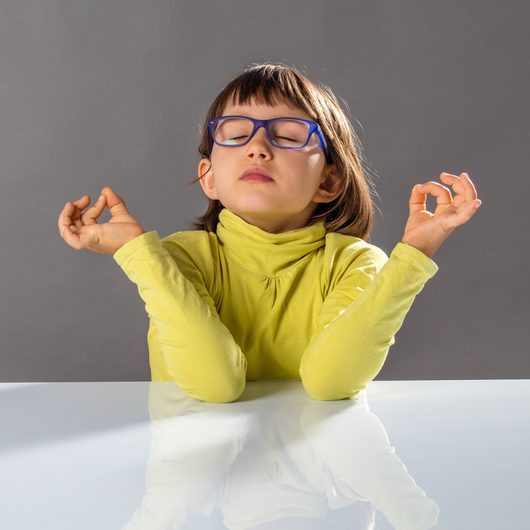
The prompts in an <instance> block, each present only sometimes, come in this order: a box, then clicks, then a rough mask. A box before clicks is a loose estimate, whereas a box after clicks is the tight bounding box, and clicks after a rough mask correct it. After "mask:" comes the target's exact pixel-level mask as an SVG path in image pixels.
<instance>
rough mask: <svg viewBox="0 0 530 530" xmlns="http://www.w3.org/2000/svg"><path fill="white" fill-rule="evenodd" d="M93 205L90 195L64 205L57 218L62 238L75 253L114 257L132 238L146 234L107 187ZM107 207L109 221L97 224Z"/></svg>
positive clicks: (120, 200)
mask: <svg viewBox="0 0 530 530" xmlns="http://www.w3.org/2000/svg"><path fill="white" fill-rule="evenodd" d="M101 194H102V197H100V198H99V199H98V200H97V201H96V202H95V203H94V205H93V206H91V207H90V208H88V209H87V210H85V211H84V212H83V210H84V209H85V208H86V207H87V206H88V205H89V204H90V196H89V195H84V196H83V197H81V198H80V199H77V200H76V201H74V202H73V203H72V202H67V203H66V205H65V206H64V208H63V210H62V212H61V213H60V215H59V220H58V223H57V224H58V227H59V232H60V234H61V237H62V238H63V239H64V240H65V241H66V243H68V244H69V245H70V246H71V247H73V248H75V249H76V250H80V249H82V248H87V249H88V250H92V251H93V252H97V253H99V254H114V252H116V251H117V250H118V249H119V248H120V247H121V246H123V245H125V243H127V242H128V241H130V240H131V239H134V238H135V237H138V236H139V235H141V234H143V233H145V230H144V229H143V228H142V227H141V226H140V223H139V222H138V221H137V220H136V219H135V218H134V217H133V216H132V215H131V214H130V213H129V212H128V210H127V207H126V206H125V202H124V201H123V199H122V198H121V197H120V196H119V195H116V194H115V193H114V192H113V191H112V189H111V188H109V187H108V186H106V187H104V188H103V190H101ZM107 205H108V208H109V210H110V213H111V215H112V218H111V219H110V220H109V222H108V223H103V224H97V218H98V217H99V216H100V215H101V212H103V210H104V209H105V206H107Z"/></svg>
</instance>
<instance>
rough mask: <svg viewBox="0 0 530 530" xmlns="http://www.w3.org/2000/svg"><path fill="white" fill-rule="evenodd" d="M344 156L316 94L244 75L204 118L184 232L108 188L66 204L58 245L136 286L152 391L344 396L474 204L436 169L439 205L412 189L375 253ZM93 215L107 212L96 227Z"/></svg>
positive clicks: (377, 362)
mask: <svg viewBox="0 0 530 530" xmlns="http://www.w3.org/2000/svg"><path fill="white" fill-rule="evenodd" d="M274 118H281V119H280V120H275V121H270V120H273V119H274ZM360 152H361V148H360V145H359V142H358V139H357V137H356V136H355V133H354V132H353V129H352V128H351V124H350V122H349V121H348V119H347V117H346V116H345V114H344V112H343V111H342V109H341V107H340V105H339V103H338V101H337V99H336V97H335V96H334V94H333V92H332V91H331V90H330V89H329V88H328V87H326V86H323V85H320V84H317V83H315V82H313V81H311V80H309V79H308V78H307V77H306V76H305V75H304V74H302V73H301V72H299V71H298V70H296V69H295V68H291V67H288V66H285V65H281V64H280V65H275V64H270V63H265V64H261V65H254V66H252V67H250V68H248V69H246V70H245V71H243V73H242V74H241V75H239V76H238V77H236V78H235V79H234V80H232V81H231V82H230V83H229V84H228V85H227V86H226V87H225V88H224V89H223V90H222V91H221V93H220V94H219V95H218V96H217V98H216V99H215V100H214V102H213V103H212V105H211V107H210V109H209V111H208V113H207V117H206V120H205V124H204V128H203V130H202V140H201V144H200V146H199V153H200V155H201V157H202V158H201V160H200V162H199V166H198V174H199V178H198V179H197V180H199V182H200V184H201V186H202V189H203V191H204V193H205V194H206V196H207V197H208V200H209V203H208V209H207V211H206V213H205V214H204V215H203V216H202V217H200V218H199V219H198V221H197V222H196V223H195V224H194V227H195V228H196V230H191V231H179V232H176V233H174V234H172V235H169V236H167V237H165V238H163V239H160V237H159V235H158V233H157V232H156V231H155V230H153V231H149V232H146V231H145V230H144V229H143V228H142V226H141V225H140V223H139V222H138V221H137V220H136V219H135V218H134V217H132V216H131V214H130V213H129V212H128V210H127V207H126V205H125V202H124V200H123V199H122V198H121V197H120V196H119V195H116V194H115V193H114V191H113V190H112V189H111V188H110V187H105V188H103V190H102V195H101V197H100V199H99V200H98V201H97V202H96V203H95V204H94V205H93V206H92V207H91V208H88V209H86V210H85V208H87V206H88V205H89V204H90V197H88V196H86V195H85V196H84V197H82V198H80V199H78V200H77V201H75V202H74V203H71V202H68V203H66V205H65V207H64V209H63V211H62V212H61V214H60V216H59V222H58V224H59V228H60V229H61V235H62V237H63V238H64V240H65V241H66V242H67V243H68V244H69V245H70V246H72V247H73V248H75V249H81V248H88V249H89V250H92V251H94V252H100V253H108V254H112V255H113V258H114V260H115V261H116V262H117V263H118V265H119V266H120V267H121V268H122V269H123V271H124V272H125V274H126V275H127V276H128V278H129V279H130V280H131V281H132V282H134V283H135V284H136V285H137V287H138V292H139V294H140V296H141V298H142V299H143V301H144V302H145V308H146V311H147V313H148V315H149V331H148V345H149V362H150V367H151V377H152V380H153V381H175V382H176V383H177V384H178V385H180V386H181V387H182V388H183V389H184V390H185V391H186V392H187V393H188V394H189V395H190V396H191V397H193V398H195V399H199V400H203V401H211V402H231V401H234V400H236V399H238V397H239V396H240V395H241V393H242V392H243V389H244V387H245V381H246V380H256V379H278V378H279V379H296V380H301V382H302V384H303V386H304V388H305V389H306V391H307V392H308V394H309V395H310V396H311V397H313V398H314V399H317V400H337V399H345V398H352V397H353V396H355V395H356V394H358V393H359V392H360V391H361V390H363V389H364V388H365V387H366V386H367V384H368V383H369V382H370V381H371V380H373V379H374V377H375V376H376V375H377V374H378V373H379V371H380V370H381V367H382V366H383V363H384V361H385V359H386V355H387V353H388V351H389V348H390V346H392V345H393V344H394V342H395V338H394V336H395V334H396V333H397V331H398V330H399V329H400V327H401V325H402V323H403V320H404V318H405V315H406V314H407V312H408V310H409V309H410V307H411V305H412V302H413V301H414V298H415V296H416V295H417V294H418V293H419V292H420V291H421V290H422V289H423V286H424V284H425V283H426V282H427V280H429V279H430V278H432V277H433V276H434V275H435V274H436V272H437V271H438V266H437V265H436V264H435V262H434V261H433V260H432V256H433V254H434V252H435V251H436V250H437V249H438V247H439V246H440V245H441V244H442V243H443V241H444V240H445V239H446V238H447V237H448V236H449V234H450V233H451V232H452V231H453V230H454V229H455V228H456V227H457V226H459V225H461V224H464V223H466V222H467V221H468V220H469V219H470V218H471V217H472V216H473V214H474V213H475V211H476V207H478V206H479V205H480V203H481V201H480V200H478V199H477V193H476V190H475V187H474V185H473V183H472V182H471V180H470V179H469V177H468V176H467V174H466V173H462V174H461V175H460V176H456V175H450V174H448V173H442V174H441V177H440V178H441V179H442V181H443V182H444V183H445V184H447V185H448V186H451V187H452V188H453V190H454V191H455V193H456V195H455V197H454V198H453V197H452V195H451V193H450V191H449V189H448V188H447V187H445V186H443V185H441V184H439V183H437V182H435V181H429V182H426V183H424V184H417V185H416V186H414V187H413V189H412V194H411V197H410V201H409V207H410V216H409V219H408V221H407V224H406V227H405V230H404V235H403V238H402V240H401V241H400V242H398V243H397V244H396V246H395V247H394V249H393V250H392V253H391V254H390V257H388V256H387V255H386V253H385V252H384V251H383V250H381V249H380V248H378V247H377V246H375V245H372V244H370V243H367V242H366V241H365V239H366V238H367V237H368V236H369V232H370V230H371V226H372V216H373V204H372V199H371V195H370V191H371V190H370V187H369V181H368V179H367V177H366V175H365V173H364V169H363V167H362V164H361V154H360ZM429 193H430V194H432V195H433V196H435V197H436V200H437V207H436V210H435V212H434V214H432V213H431V212H429V211H427V210H426V198H427V195H428V194H429ZM105 206H108V208H109V210H110V212H111V214H112V218H111V219H110V221H109V222H108V223H105V224H97V218H98V217H99V215H100V214H101V212H102V211H103V209H104V208H105ZM475 206H476V207H475ZM63 225H64V229H63V228H62V227H63Z"/></svg>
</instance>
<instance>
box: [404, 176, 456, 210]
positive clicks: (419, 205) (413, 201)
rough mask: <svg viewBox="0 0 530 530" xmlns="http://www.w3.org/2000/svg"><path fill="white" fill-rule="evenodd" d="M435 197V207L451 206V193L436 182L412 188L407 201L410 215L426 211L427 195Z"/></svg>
mask: <svg viewBox="0 0 530 530" xmlns="http://www.w3.org/2000/svg"><path fill="white" fill-rule="evenodd" d="M429 194H431V195H433V196H434V197H436V205H437V206H440V205H443V206H447V205H450V204H453V197H452V196H451V192H450V191H449V189H448V188H446V187H445V186H442V185H441V184H439V183H438V182H435V181H430V182H425V183H424V184H416V185H415V186H414V187H413V188H412V193H411V195H410V200H409V210H410V214H412V213H414V212H417V211H421V210H426V209H427V195H429Z"/></svg>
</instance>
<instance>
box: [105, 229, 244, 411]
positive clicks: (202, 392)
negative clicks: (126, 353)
mask: <svg viewBox="0 0 530 530" xmlns="http://www.w3.org/2000/svg"><path fill="white" fill-rule="evenodd" d="M114 259H115V260H116V261H117V262H118V264H119V265H120V266H121V267H122V269H123V270H124V272H125V273H126V275H127V276H128V278H129V279H130V280H131V281H132V282H133V283H135V284H136V285H137V287H138V293H139V295H140V297H141V298H142V300H143V301H144V302H145V308H146V311H147V313H148V315H149V316H150V318H151V319H152V321H153V323H154V325H155V326H156V330H157V335H158V340H159V343H160V345H161V350H162V352H163V356H164V360H165V362H166V365H167V368H168V372H169V373H170V375H171V377H172V378H173V379H174V380H175V382H176V383H177V384H179V385H180V386H181V387H182V388H183V389H184V390H185V391H186V392H187V393H188V394H189V395H190V396H191V397H194V398H196V399H201V400H203V401H213V402H216V401H217V402H224V401H233V400H235V399H237V397H238V396H239V395H240V394H241V392H242V391H243V388H244V385H245V379H246V367H247V362H246V358H245V356H244V354H243V352H242V351H241V349H240V348H239V346H238V345H237V344H236V342H235V340H234V338H233V337H232V335H231V333H230V331H229V330H228V328H227V327H226V326H225V325H224V324H223V323H222V322H221V320H220V319H219V317H218V315H217V312H216V311H215V308H213V307H211V305H210V304H209V303H206V302H205V301H204V300H203V299H202V298H201V297H200V296H199V294H198V293H197V290H196V289H195V286H194V285H193V284H192V283H191V282H190V281H189V280H188V279H187V278H186V277H185V276H184V275H183V274H182V272H181V271H180V270H179V268H178V266H177V264H176V263H175V261H174V260H173V259H172V258H171V256H170V255H169V254H168V252H167V251H166V250H165V249H164V248H163V246H162V244H161V243H160V240H159V239H158V234H156V232H148V233H145V234H143V235H142V236H141V237H139V238H136V239H135V240H134V241H130V242H129V243H128V244H127V245H124V246H123V247H122V248H121V249H120V250H119V251H117V252H116V253H115V254H114Z"/></svg>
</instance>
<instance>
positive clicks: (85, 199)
mask: <svg viewBox="0 0 530 530" xmlns="http://www.w3.org/2000/svg"><path fill="white" fill-rule="evenodd" d="M71 204H72V205H73V207H74V211H73V213H72V216H71V217H72V223H71V224H73V225H74V226H76V227H77V228H81V227H82V226H83V222H82V221H81V215H82V213H83V210H84V209H85V208H86V207H87V206H88V205H89V204H90V195H83V196H82V197H80V198H79V199H77V200H76V201H73V202H72V203H71Z"/></svg>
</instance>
